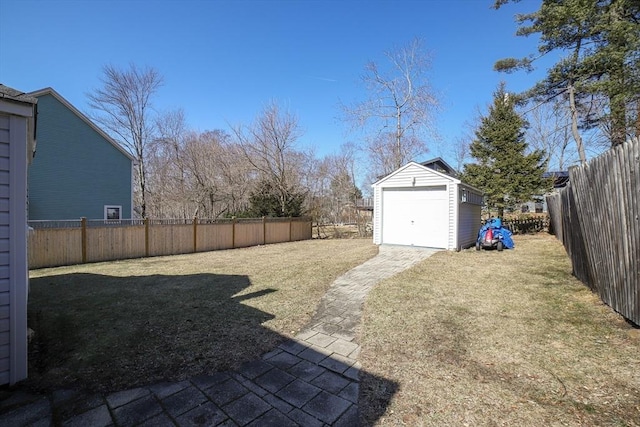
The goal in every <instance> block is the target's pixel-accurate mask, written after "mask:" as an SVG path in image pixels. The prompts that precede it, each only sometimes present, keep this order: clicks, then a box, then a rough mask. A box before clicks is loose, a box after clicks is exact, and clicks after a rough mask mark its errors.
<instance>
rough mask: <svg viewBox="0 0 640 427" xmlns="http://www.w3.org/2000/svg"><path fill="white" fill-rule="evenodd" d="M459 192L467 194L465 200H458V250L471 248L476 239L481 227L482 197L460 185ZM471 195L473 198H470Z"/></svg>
mask: <svg viewBox="0 0 640 427" xmlns="http://www.w3.org/2000/svg"><path fill="white" fill-rule="evenodd" d="M458 188H459V192H461V191H462V190H464V191H466V192H467V197H466V200H464V201H463V200H461V199H460V198H459V200H460V202H459V208H458V209H459V213H458V249H464V248H468V247H471V246H473V245H474V244H475V242H476V240H477V238H478V231H479V230H480V226H481V215H482V212H481V210H482V195H481V194H479V192H477V191H476V190H473V189H471V188H469V187H467V186H464V185H460V186H459V187H458ZM470 195H473V196H470Z"/></svg>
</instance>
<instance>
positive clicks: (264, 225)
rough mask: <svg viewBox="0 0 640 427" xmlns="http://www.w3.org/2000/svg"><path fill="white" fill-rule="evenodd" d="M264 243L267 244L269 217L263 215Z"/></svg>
mask: <svg viewBox="0 0 640 427" xmlns="http://www.w3.org/2000/svg"><path fill="white" fill-rule="evenodd" d="M262 244H263V245H266V244H267V217H264V216H263V217H262Z"/></svg>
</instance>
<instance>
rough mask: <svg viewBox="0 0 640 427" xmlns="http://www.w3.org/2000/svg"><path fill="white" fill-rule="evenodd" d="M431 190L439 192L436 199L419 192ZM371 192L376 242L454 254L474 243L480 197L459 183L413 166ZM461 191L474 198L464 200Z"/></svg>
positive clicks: (399, 171) (434, 172) (376, 185)
mask: <svg viewBox="0 0 640 427" xmlns="http://www.w3.org/2000/svg"><path fill="white" fill-rule="evenodd" d="M436 188H438V189H439V190H440V194H439V195H438V197H432V196H433V194H435V193H432V194H431V195H427V194H426V193H425V192H424V191H425V189H432V190H433V189H436ZM373 192H374V211H373V242H374V243H375V244H378V245H379V244H384V243H391V244H404V245H416V246H429V247H438V248H444V249H449V250H458V249H461V248H464V247H469V246H471V245H473V244H474V243H475V239H476V235H477V232H478V227H479V224H480V208H481V206H480V205H481V203H482V194H481V193H480V192H479V191H478V190H476V189H474V188H472V187H469V186H467V185H465V184H462V183H461V182H460V180H458V179H456V178H454V177H452V176H449V175H445V174H443V173H440V172H436V171H434V170H432V169H429V168H427V167H424V166H422V165H419V164H417V163H413V162H412V163H409V164H407V165H405V166H403V167H402V168H400V169H398V170H397V171H395V172H393V173H392V174H390V175H388V176H387V177H385V178H382V179H381V180H379V181H378V182H376V183H375V184H374V185H373ZM462 192H464V193H465V196H466V195H467V194H470V193H473V195H474V197H472V198H471V199H473V200H469V201H466V200H465V201H464V202H463V201H462V200H461V195H462ZM412 197H413V202H412V201H411V198H412ZM429 198H431V199H429ZM390 203H392V204H393V206H389V204H390ZM423 219H426V221H427V222H424V221H422V220H423ZM429 221H430V222H429ZM431 226H432V228H430V227H431ZM412 231H413V232H412ZM421 236H433V238H432V239H428V238H422V237H421Z"/></svg>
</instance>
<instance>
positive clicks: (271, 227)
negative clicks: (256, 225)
mask: <svg viewBox="0 0 640 427" xmlns="http://www.w3.org/2000/svg"><path fill="white" fill-rule="evenodd" d="M291 225H292V223H291V222H289V221H286V222H285V221H278V222H267V223H265V237H264V240H265V242H264V243H265V244H269V243H277V242H288V241H290V240H291V235H290V233H291Z"/></svg>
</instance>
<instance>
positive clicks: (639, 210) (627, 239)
mask: <svg viewBox="0 0 640 427" xmlns="http://www.w3.org/2000/svg"><path fill="white" fill-rule="evenodd" d="M569 181H570V182H569V185H568V186H567V187H565V188H564V189H562V191H560V192H559V193H557V194H554V195H551V196H548V197H547V205H548V207H549V214H550V215H551V225H552V230H553V231H554V232H555V234H556V236H557V237H558V239H560V240H561V241H562V243H563V244H564V246H565V248H566V250H567V253H568V254H569V256H570V257H571V262H572V265H573V273H574V275H575V276H576V277H577V278H578V279H580V280H581V281H582V282H583V283H585V284H586V285H587V286H589V287H590V288H591V289H592V290H593V291H594V292H597V293H598V295H599V296H600V298H601V299H602V301H604V302H605V303H606V304H608V305H609V306H611V308H613V309H614V310H615V311H617V312H618V313H620V314H621V315H623V316H624V317H625V318H627V319H628V320H631V321H632V322H634V323H635V324H640V141H639V140H638V138H636V139H634V140H632V141H628V142H627V143H625V144H622V145H619V146H617V147H615V148H612V149H610V150H609V151H607V152H606V153H604V154H602V155H601V156H599V157H597V158H595V159H593V160H592V161H590V162H589V163H588V164H586V165H583V166H576V167H573V168H570V169H569Z"/></svg>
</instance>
